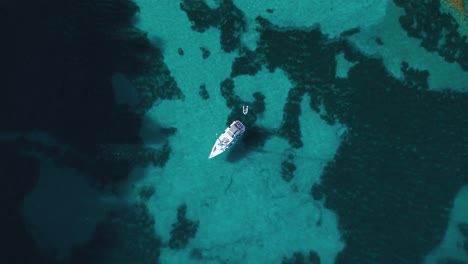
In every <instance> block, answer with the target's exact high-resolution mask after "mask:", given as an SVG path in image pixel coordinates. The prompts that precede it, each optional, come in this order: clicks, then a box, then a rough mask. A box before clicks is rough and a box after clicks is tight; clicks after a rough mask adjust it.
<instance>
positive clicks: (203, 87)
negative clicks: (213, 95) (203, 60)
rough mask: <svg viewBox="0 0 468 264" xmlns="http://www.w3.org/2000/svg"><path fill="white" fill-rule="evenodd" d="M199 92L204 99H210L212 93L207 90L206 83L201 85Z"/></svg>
mask: <svg viewBox="0 0 468 264" xmlns="http://www.w3.org/2000/svg"><path fill="white" fill-rule="evenodd" d="M198 94H199V95H200V97H201V98H202V99H203V100H208V99H209V98H210V95H209V94H208V91H207V90H206V85H205V84H202V85H200V90H199V91H198Z"/></svg>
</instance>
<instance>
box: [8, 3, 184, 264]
mask: <svg viewBox="0 0 468 264" xmlns="http://www.w3.org/2000/svg"><path fill="white" fill-rule="evenodd" d="M138 11H139V8H138V7H137V6H136V5H135V3H134V2H132V1H129V0H116V1H108V0H97V1H94V0H93V1H91V0H82V1H58V0H52V1H45V0H39V1H29V0H24V1H5V2H3V1H2V2H1V3H0V17H1V18H0V19H1V21H0V22H1V23H0V24H1V27H2V29H3V30H2V32H3V35H4V40H3V41H1V43H0V45H1V46H0V47H1V49H0V50H1V51H0V52H1V55H2V61H1V63H0V69H1V73H0V74H1V75H2V76H1V77H2V80H4V86H2V87H3V89H2V94H1V96H0V120H2V122H0V129H1V130H2V131H3V132H5V134H3V133H2V135H1V136H2V138H1V140H0V145H2V148H0V155H2V156H5V157H10V159H12V160H10V161H9V163H11V164H10V165H8V164H2V171H3V172H4V174H2V175H5V176H7V175H8V177H5V180H6V181H8V182H5V184H4V185H3V186H9V189H10V190H9V191H8V192H6V193H7V194H8V197H6V198H7V199H5V201H6V204H5V206H6V207H7V208H9V209H8V210H9V211H8V212H9V213H8V215H10V216H11V218H9V219H11V220H12V219H16V220H14V221H7V222H6V223H5V225H3V226H4V227H6V228H7V229H9V230H10V232H11V233H14V232H16V235H15V236H13V235H12V236H6V239H8V240H9V241H8V244H9V245H10V247H9V248H8V249H9V250H8V251H9V256H8V258H7V259H6V260H5V261H7V262H8V263H54V254H55V253H54V252H47V253H43V252H40V251H39V250H38V249H37V248H36V245H34V243H35V242H34V241H33V239H32V235H31V232H32V229H33V228H34V227H31V226H27V227H26V226H25V224H23V220H22V219H21V216H20V215H19V208H21V206H22V205H21V203H18V201H20V200H21V199H22V197H24V196H25V195H26V194H27V193H28V192H30V191H31V190H32V189H33V188H34V186H35V184H36V182H37V177H38V175H37V173H38V172H37V170H36V169H37V167H38V166H39V167H40V165H38V164H40V161H39V160H36V158H35V157H38V156H39V157H46V158H50V159H51V160H53V161H54V162H55V163H56V164H59V165H58V166H64V167H71V168H73V169H75V170H76V171H78V172H80V173H81V175H83V177H85V178H86V180H88V181H89V183H90V184H91V185H92V186H93V187H94V188H97V189H100V188H102V189H113V188H114V187H115V186H116V185H118V184H119V183H120V182H121V181H122V180H125V179H126V178H127V177H128V175H129V172H130V171H131V170H132V169H133V168H134V167H135V166H143V167H144V166H147V165H150V164H151V165H153V166H157V167H164V165H165V163H166V162H167V160H168V159H169V157H170V152H171V147H170V145H169V144H168V143H167V142H168V137H170V136H171V135H172V134H173V133H176V131H175V130H173V129H172V128H162V127H161V128H160V130H159V133H158V138H157V139H155V140H157V141H158V145H159V147H155V148H152V147H147V146H144V145H143V142H142V140H141V138H140V130H141V126H142V123H143V118H144V117H143V115H144V113H145V112H146V111H147V110H148V109H149V108H150V107H152V105H153V104H154V102H155V101H157V100H166V99H167V100H172V99H182V98H184V95H183V94H182V92H181V91H180V89H179V88H178V86H177V83H176V82H175V80H174V78H173V77H172V76H171V73H170V72H169V70H168V68H167V66H166V65H165V63H164V58H163V55H162V52H161V51H160V49H159V48H163V45H164V43H162V42H161V43H159V44H160V45H161V47H154V46H153V45H152V44H157V43H151V41H150V40H149V39H148V38H147V36H146V33H145V32H143V31H141V30H139V29H137V28H136V27H134V26H133V22H134V15H135V13H136V12H138ZM114 73H121V74H123V75H125V76H126V77H127V78H128V79H129V80H131V83H132V84H134V89H135V90H136V94H137V100H138V102H137V104H136V105H135V106H134V107H133V106H128V105H123V104H118V103H116V102H115V100H114V99H115V94H114V89H113V86H112V81H111V80H112V76H113V74H114ZM13 164H17V165H20V164H23V166H26V167H27V168H20V167H21V166H20V167H18V166H16V167H15V166H13ZM14 175H18V176H17V177H16V176H14ZM100 190H101V189H100ZM12 193H15V195H14V196H11V194H12ZM146 195H148V194H146ZM128 210H130V211H131V210H133V209H128ZM123 215H125V216H123ZM133 216H135V217H137V218H138V217H140V215H138V213H137V214H135V213H129V212H124V213H122V212H119V213H118V216H116V217H117V218H116V219H114V220H115V221H117V220H118V219H120V220H121V219H122V218H120V217H124V218H125V217H126V218H125V219H126V220H125V221H127V220H128V221H133V220H130V219H129V218H131V217H133ZM138 219H140V220H141V218H138ZM145 219H146V220H148V218H145ZM109 221H111V220H109ZM109 221H108V222H105V223H103V224H102V225H101V226H100V227H99V228H100V230H98V231H96V232H100V231H102V230H104V231H105V232H110V231H109V230H110V229H112V228H114V227H116V225H117V227H116V228H117V229H119V228H123V229H125V228H127V227H128V226H127V227H124V225H125V224H120V223H115V222H113V223H110V222H109ZM122 221H123V220H122ZM137 221H139V220H137ZM108 224H110V226H107V227H106V225H108ZM150 225H151V224H150V220H148V222H147V225H146V226H145V227H141V228H148V229H147V230H144V232H146V233H148V232H150V233H151V232H153V231H151V229H150V228H151V227H150ZM106 228H107V229H106ZM109 228H110V229H109ZM104 231H103V232H104ZM127 231H128V230H127ZM133 231H135V232H136V233H135V234H138V232H140V231H141V230H133ZM133 231H132V232H133ZM118 232H120V231H118ZM117 234H118V235H122V234H123V233H122V232H120V233H117ZM135 234H130V233H128V232H127V233H125V235H126V236H128V237H126V239H127V240H131V239H134V238H135V237H133V235H135ZM44 235H53V234H44ZM106 235H108V234H106ZM98 236H99V235H98ZM101 238H102V237H99V239H101ZM99 239H98V241H91V242H90V244H89V245H83V247H82V248H81V249H80V254H78V255H79V256H80V257H83V256H86V259H87V260H89V262H87V263H92V262H93V261H98V259H99V258H100V257H102V256H103V255H105V254H109V257H112V256H115V255H112V254H117V252H112V253H111V252H110V250H113V245H111V246H109V247H106V248H99V246H101V245H99V243H100V242H103V243H104V242H105V243H113V242H112V241H109V240H106V239H104V238H103V239H104V240H106V241H101V240H99ZM119 239H120V238H119ZM135 239H136V238H135ZM120 242H121V241H120ZM120 242H115V243H120ZM140 242H141V244H140V245H143V244H144V243H147V244H146V245H145V247H146V248H151V251H152V252H153V253H148V254H146V253H147V252H146V251H145V252H140V253H138V252H139V251H138V250H135V251H134V253H131V252H129V251H126V252H122V254H127V253H128V254H129V256H134V255H135V254H140V256H138V257H137V260H138V261H140V260H141V261H143V260H142V259H145V258H151V261H157V258H158V255H159V253H158V252H159V244H158V242H157V241H156V240H151V239H148V240H143V241H140ZM106 246H107V245H106ZM120 246H121V245H119V247H120ZM126 246H128V244H127V245H123V247H126ZM100 250H102V251H100ZM106 250H107V251H106ZM115 250H120V248H118V247H117V248H115ZM85 251H86V252H85ZM132 254H134V255H132ZM78 255H75V256H76V257H78ZM26 257H27V258H28V259H25V258H26ZM32 260H34V261H32ZM137 260H135V261H137ZM31 261H32V262H31ZM71 261H77V260H71ZM135 261H134V262H132V263H148V262H141V261H140V262H135ZM146 261H147V260H146ZM85 262H86V261H85ZM83 263H84V262H83ZM94 263H103V262H94ZM110 263H115V262H114V261H111V262H110Z"/></svg>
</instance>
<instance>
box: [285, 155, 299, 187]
mask: <svg viewBox="0 0 468 264" xmlns="http://www.w3.org/2000/svg"><path fill="white" fill-rule="evenodd" d="M295 170H296V165H294V155H293V154H289V155H288V156H287V158H286V159H285V160H284V161H283V162H282V163H281V177H282V178H283V180H285V181H286V182H290V181H291V180H292V179H293V178H294V171H295Z"/></svg>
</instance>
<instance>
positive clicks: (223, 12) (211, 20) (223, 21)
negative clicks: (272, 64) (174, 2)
mask: <svg viewBox="0 0 468 264" xmlns="http://www.w3.org/2000/svg"><path fill="white" fill-rule="evenodd" d="M180 8H181V9H182V10H183V11H184V12H185V13H186V14H187V17H188V19H189V20H190V21H191V22H192V29H193V30H195V31H198V32H204V31H206V30H207V29H208V28H210V27H217V28H219V30H220V31H221V38H220V43H221V48H222V49H223V50H224V51H225V52H232V51H234V50H235V49H239V48H240V47H241V36H242V33H244V32H245V31H246V25H245V21H244V14H243V13H242V11H241V10H240V9H238V8H237V7H236V6H235V5H234V3H233V2H232V0H222V1H221V3H220V5H219V6H218V8H216V9H211V8H210V7H209V6H208V5H207V4H206V3H205V2H203V1H193V0H184V1H183V2H182V3H181V4H180Z"/></svg>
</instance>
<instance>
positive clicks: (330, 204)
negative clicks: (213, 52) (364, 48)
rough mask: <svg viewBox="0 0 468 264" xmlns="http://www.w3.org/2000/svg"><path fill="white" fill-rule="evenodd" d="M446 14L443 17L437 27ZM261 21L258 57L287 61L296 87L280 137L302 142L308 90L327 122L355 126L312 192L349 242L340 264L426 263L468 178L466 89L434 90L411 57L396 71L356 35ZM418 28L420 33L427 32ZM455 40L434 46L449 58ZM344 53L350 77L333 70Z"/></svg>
mask: <svg viewBox="0 0 468 264" xmlns="http://www.w3.org/2000/svg"><path fill="white" fill-rule="evenodd" d="M399 2H404V3H400V4H401V5H406V6H408V8H409V9H411V8H412V9H413V12H414V14H413V16H417V18H418V21H419V22H418V23H420V22H421V21H423V20H422V17H421V16H425V15H424V14H420V13H422V12H423V11H424V10H426V8H428V4H416V3H415V2H416V1H413V3H412V2H411V1H399ZM429 2H436V1H429ZM410 7H411V8H410ZM431 8H432V7H431ZM416 10H419V11H417V12H416ZM431 10H432V9H431ZM435 10H438V9H437V8H436V9H435ZM433 12H436V14H437V12H438V11H433ZM407 13H408V11H407ZM405 19H406V18H405ZM428 19H429V16H428V17H425V18H424V20H426V21H428ZM431 19H434V17H432V18H431ZM444 19H445V18H443V16H442V18H440V17H439V16H438V15H437V16H436V20H435V21H434V23H432V24H431V25H440V23H441V22H442V21H443V20H444ZM257 22H258V23H259V24H260V28H259V29H258V31H259V33H260V40H259V42H258V48H257V50H256V51H255V52H256V53H257V55H256V56H257V57H259V58H261V61H264V62H265V64H266V66H267V68H268V69H269V70H270V71H273V70H274V69H276V68H281V69H282V70H283V71H284V72H286V74H287V76H288V78H289V79H290V80H291V82H292V83H294V84H295V85H294V86H293V88H291V90H290V91H289V94H288V98H287V102H286V104H285V107H284V111H283V121H282V125H281V127H280V130H279V131H278V135H280V136H282V137H284V138H286V139H287V140H288V142H289V144H290V145H291V146H292V147H293V148H299V147H301V146H302V142H301V140H300V136H301V134H300V124H299V121H298V120H299V118H298V116H299V115H300V114H301V108H300V107H301V101H302V100H303V99H304V95H309V97H310V104H309V105H310V107H311V109H313V110H314V111H316V112H318V113H320V114H321V118H322V119H324V120H325V121H327V122H328V123H329V124H331V125H332V124H335V123H336V122H340V123H342V124H344V125H345V126H346V127H347V128H348V129H349V133H348V134H347V135H346V137H344V138H343V141H342V143H341V145H340V147H339V149H338V152H337V154H336V156H335V159H334V160H333V161H331V162H329V163H328V164H327V166H326V168H325V171H324V173H323V174H322V176H321V183H320V184H316V185H313V187H312V190H311V195H312V197H313V198H314V199H315V200H320V201H324V202H325V207H326V208H328V209H330V210H332V211H334V212H335V213H336V214H337V216H338V219H339V222H338V225H339V230H340V231H341V233H342V235H343V240H344V241H345V244H346V246H345V248H344V249H343V251H341V252H340V253H339V255H338V257H337V259H336V263H338V264H340V263H408V264H409V263H421V262H422V260H423V258H424V257H425V256H426V255H427V254H429V252H431V251H432V250H433V249H434V247H435V246H436V245H438V244H439V243H440V241H441V239H442V238H443V235H444V233H445V229H446V226H447V223H448V218H449V211H448V210H447V208H451V207H452V205H453V200H454V198H455V195H456V193H457V191H458V189H459V187H460V186H463V185H464V184H467V183H468V178H467V176H466V175H464V174H463V171H466V170H467V169H468V168H466V167H467V165H466V162H464V160H465V159H466V158H468V151H467V149H466V148H465V147H464V145H465V143H461V141H462V142H466V141H467V140H468V137H466V133H467V132H468V127H467V126H465V124H466V122H465V121H464V120H465V119H466V117H467V115H466V113H467V111H468V109H467V108H466V106H467V105H468V96H467V95H466V94H461V93H455V92H449V91H444V92H433V91H429V90H428V84H427V78H428V72H425V71H419V70H416V69H412V68H411V67H409V65H407V64H403V65H402V71H403V74H404V76H405V78H404V79H403V80H397V79H395V78H393V77H392V76H391V75H390V74H389V73H388V71H387V70H386V69H385V67H384V65H383V63H382V61H381V60H380V59H373V58H368V57H366V56H365V55H363V54H362V53H361V52H359V51H358V50H357V49H356V48H355V47H353V45H352V44H350V42H349V41H348V40H347V35H348V34H351V33H353V32H349V33H345V34H344V35H343V36H341V37H339V38H337V39H333V40H330V39H328V38H327V36H325V35H323V34H322V33H321V31H320V28H319V27H312V28H309V29H305V30H299V29H296V30H295V29H284V28H278V27H276V26H274V25H272V24H270V23H269V22H268V21H267V20H266V19H263V18H257ZM418 25H420V26H421V28H418V29H420V30H421V32H425V33H424V34H423V35H424V39H425V41H426V44H425V46H427V47H429V46H431V45H432V44H431V45H429V43H430V42H431V41H433V40H434V39H437V38H436V37H434V35H433V34H432V33H433V32H432V31H427V29H428V27H427V26H423V24H418ZM424 25H428V24H424ZM424 30H425V31H424ZM444 30H445V29H444ZM417 32H419V31H415V32H414V34H416V35H415V36H421V37H422V35H421V34H420V35H418V34H417ZM444 32H445V31H444ZM446 32H452V31H450V30H449V31H446ZM450 34H452V35H453V36H455V33H450ZM456 39H457V38H456V37H454V38H453V40H456ZM460 40H461V39H460ZM457 41H458V40H457ZM457 41H455V42H456V43H458V44H460V42H457ZM440 44H441V43H440ZM458 44H457V45H458ZM457 45H455V46H457ZM439 46H440V45H439ZM449 46H450V45H447V44H444V45H442V46H440V47H444V49H440V47H438V49H439V50H440V51H441V52H442V53H444V52H445V55H447V56H449V55H450V54H452V53H453V51H454V50H453V49H452V48H454V47H455V46H454V47H450V48H449ZM457 47H458V50H457V51H456V52H455V53H453V54H456V55H457V56H456V58H455V57H454V58H455V59H456V61H457V62H459V63H460V64H463V60H464V56H466V54H468V53H467V52H466V51H464V50H463V45H461V46H457ZM455 50H456V49H455ZM341 52H342V53H344V57H345V58H346V59H347V60H348V61H351V62H354V63H355V64H354V66H352V67H351V68H350V70H349V72H348V78H337V77H336V76H335V75H336V72H335V69H336V60H335V56H336V55H337V54H338V53H341ZM321 109H325V113H323V110H321ZM447 175H451V176H450V177H449V178H447ZM428 204H430V206H427V205H428ZM398 212H405V213H404V214H399V213H398ZM363 223H366V224H363ZM397 256H398V257H397Z"/></svg>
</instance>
